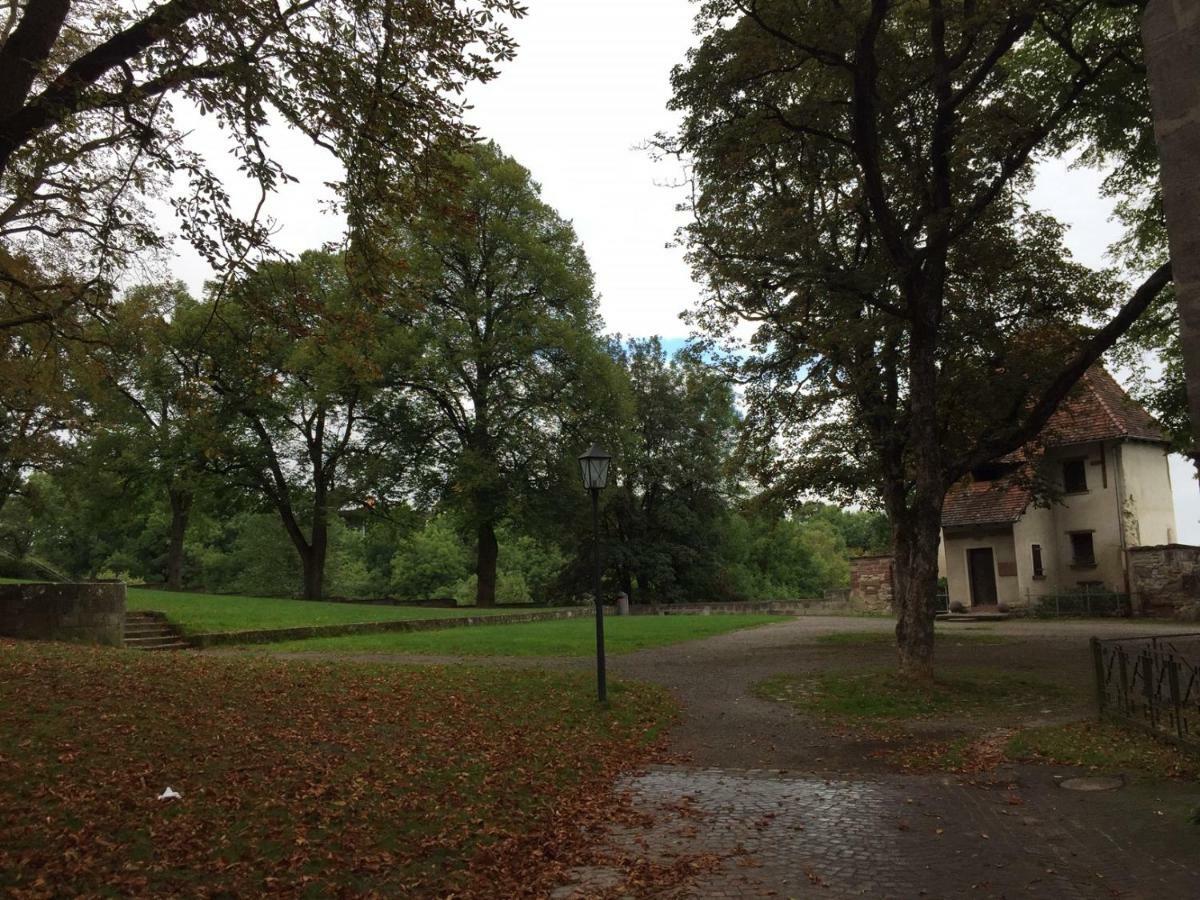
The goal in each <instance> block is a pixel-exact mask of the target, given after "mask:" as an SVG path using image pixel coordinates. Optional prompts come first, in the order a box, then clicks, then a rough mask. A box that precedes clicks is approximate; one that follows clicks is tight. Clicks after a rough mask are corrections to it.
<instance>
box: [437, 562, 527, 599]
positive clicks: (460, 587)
mask: <svg viewBox="0 0 1200 900" xmlns="http://www.w3.org/2000/svg"><path fill="white" fill-rule="evenodd" d="M478 593H479V579H478V576H476V575H471V576H468V577H467V578H464V579H463V580H462V581H460V582H459V583H458V584H456V585H455V586H454V592H453V596H454V599H455V600H457V601H458V605H459V606H474V605H475V598H476V596H477V595H478ZM495 602H496V603H500V604H521V603H532V602H533V598H532V597H531V596H530V594H529V585H528V584H526V583H525V576H523V575H522V574H521V573H520V572H509V571H508V570H507V569H497V570H496V601H495Z"/></svg>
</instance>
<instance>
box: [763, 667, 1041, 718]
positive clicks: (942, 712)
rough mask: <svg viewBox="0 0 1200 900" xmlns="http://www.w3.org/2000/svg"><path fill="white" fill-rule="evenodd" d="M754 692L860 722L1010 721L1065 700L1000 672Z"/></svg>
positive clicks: (863, 677) (849, 677) (827, 678)
mask: <svg viewBox="0 0 1200 900" xmlns="http://www.w3.org/2000/svg"><path fill="white" fill-rule="evenodd" d="M754 690H755V693H757V694H758V695H759V696H760V697H764V698H766V699H768V700H776V701H779V702H784V703H789V704H791V705H793V706H795V707H797V708H798V709H800V710H801V711H803V712H806V713H810V714H814V715H818V716H824V717H829V718H833V719H842V720H848V721H860V722H861V721H885V722H898V721H904V720H909V719H935V718H936V719H956V720H961V719H978V718H988V717H993V716H1006V717H1011V716H1013V715H1014V714H1019V713H1020V712H1021V711H1022V710H1023V709H1028V708H1033V707H1035V706H1040V705H1042V704H1046V703H1051V702H1053V701H1055V700H1057V699H1059V698H1060V697H1061V696H1062V694H1063V691H1062V689H1061V688H1060V687H1058V686H1057V685H1055V684H1051V683H1049V682H1045V681H1041V680H1039V679H1035V678H1029V677H1027V676H1024V675H1020V674H1016V673H1012V672H1007V671H1003V670H1000V669H986V670H985V669H979V670H961V671H955V672H954V674H953V675H952V676H949V677H943V678H939V679H938V680H937V681H935V682H934V683H933V684H932V685H921V684H917V683H914V682H911V681H908V680H905V679H902V678H899V677H898V676H897V675H896V673H895V671H886V670H881V671H868V672H826V673H820V674H814V675H812V676H808V677H803V678H801V677H796V676H791V675H784V676H777V677H775V678H769V679H767V680H765V681H762V682H759V683H758V684H757V685H755V687H754Z"/></svg>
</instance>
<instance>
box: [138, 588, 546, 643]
mask: <svg viewBox="0 0 1200 900" xmlns="http://www.w3.org/2000/svg"><path fill="white" fill-rule="evenodd" d="M126 607H127V608H128V609H130V610H156V611H158V612H161V613H165V614H166V616H167V618H168V619H170V620H171V621H172V622H174V623H175V624H176V625H178V626H179V627H180V628H181V629H182V630H183V631H184V633H186V634H203V633H206V632H213V631H250V630H254V629H270V628H294V627H298V626H302V625H351V624H358V623H360V622H394V621H397V620H400V619H445V618H452V617H457V616H478V615H503V614H505V613H513V612H522V611H523V610H521V609H475V608H474V607H459V608H449V609H442V608H434V607H419V606H375V605H372V604H369V603H323V602H309V601H304V600H286V599H281V598H278V597H240V596H227V595H218V594H187V593H181V592H175V591H153V590H145V589H143V588H130V589H129V596H128V600H127V601H126ZM534 609H544V607H530V611H532V610H534Z"/></svg>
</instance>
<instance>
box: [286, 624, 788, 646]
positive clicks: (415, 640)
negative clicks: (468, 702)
mask: <svg viewBox="0 0 1200 900" xmlns="http://www.w3.org/2000/svg"><path fill="white" fill-rule="evenodd" d="M787 618H788V617H786V616H764V615H752V614H733V615H719V616H692V615H674V616H621V617H608V618H606V619H605V620H604V642H605V647H606V650H607V652H609V653H613V654H616V653H630V652H632V651H634V650H644V649H647V648H650V647H661V646H664V645H667V644H677V643H680V642H682V641H691V640H698V639H700V638H706V637H713V636H714V635H718V634H725V633H726V632H730V631H736V630H739V629H742V628H750V627H753V626H757V625H766V624H770V623H772V622H782V621H787ZM595 629H596V625H595V621H594V620H593V619H591V618H586V617H585V618H578V619H562V620H558V621H552V622H529V623H526V624H521V625H488V626H486V627H480V628H450V629H446V630H443V631H418V632H408V633H398V632H391V633H383V634H356V635H347V636H344V637H330V638H310V639H308V640H302V641H287V642H284V643H278V644H268V645H263V649H269V650H272V651H278V650H284V651H308V650H312V651H322V652H332V653H421V654H432V655H439V656H589V655H591V654H593V653H595V652H596V630H595Z"/></svg>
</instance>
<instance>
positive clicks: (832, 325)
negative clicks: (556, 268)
mask: <svg viewBox="0 0 1200 900" xmlns="http://www.w3.org/2000/svg"><path fill="white" fill-rule="evenodd" d="M1137 24H1138V23H1137V10H1136V9H1135V8H1132V7H1128V6H1124V5H1107V4H1079V3H1074V2H1065V0H1029V2H1021V3H1015V4H1014V3H1010V2H1000V0H980V2H967V3H943V2H932V3H929V4H917V5H914V4H904V3H896V2H892V0H870V2H866V0H864V2H861V3H854V4H849V5H847V4H843V3H836V2H831V0H805V2H801V3H788V2H782V0H712V2H708V3H704V4H703V5H702V6H701V11H700V13H699V16H698V32H699V33H700V35H701V43H700V45H699V47H698V48H697V49H696V50H694V51H693V52H692V53H691V54H690V56H689V59H688V61H687V64H686V65H683V66H680V67H678V68H677V69H676V71H675V73H674V75H673V84H674V91H675V95H674V100H673V105H674V107H675V108H676V109H678V110H680V111H681V112H682V113H683V116H684V118H683V125H682V126H681V128H680V130H679V132H678V134H676V135H673V136H668V137H665V138H664V139H663V140H662V141H661V142H660V144H661V145H662V146H663V147H664V148H665V149H667V150H669V151H672V152H676V153H679V154H681V155H682V156H684V157H685V158H686V159H687V161H688V162H689V164H690V165H691V167H692V171H693V174H694V180H695V192H694V201H693V203H692V204H691V211H692V213H693V216H694V218H693V222H692V223H691V224H690V225H689V226H688V227H687V228H686V229H685V237H686V240H687V242H688V245H689V247H690V253H691V257H690V258H691V261H692V264H693V267H694V270H695V272H696V274H697V275H698V277H699V278H701V279H703V281H704V283H705V284H706V285H707V286H708V291H707V293H706V296H705V298H704V302H703V303H702V305H701V307H700V309H699V310H698V311H697V313H696V317H695V321H696V322H697V324H698V325H699V326H700V327H701V329H702V330H703V331H705V332H707V333H708V334H709V335H714V336H723V335H728V334H731V333H735V332H734V328H733V326H734V325H735V323H737V322H739V321H744V320H749V321H751V322H753V323H755V325H756V326H757V331H756V333H755V335H754V337H753V338H752V340H751V341H750V343H749V346H748V347H747V348H745V349H746V350H748V351H749V355H748V356H747V357H745V358H743V357H742V353H743V348H740V347H734V348H731V349H733V350H734V351H735V352H734V354H733V356H732V361H733V363H734V365H735V367H736V368H737V370H738V371H739V374H740V375H741V377H743V378H744V379H746V381H747V382H748V388H747V400H748V420H749V421H748V428H747V431H746V443H747V447H748V450H749V452H751V453H752V454H755V457H754V458H755V460H756V469H757V471H758V473H759V475H760V477H761V478H762V479H763V480H764V481H765V482H767V483H768V484H769V485H771V486H772V487H773V488H774V489H775V490H776V491H777V492H779V493H780V494H783V495H786V494H788V493H791V494H797V493H799V492H800V491H802V490H804V489H812V488H817V487H824V486H829V487H832V488H834V489H835V490H837V491H838V492H840V493H841V494H842V495H843V496H846V497H854V496H863V495H866V496H870V497H873V498H876V499H877V500H878V501H879V502H881V503H882V505H883V507H884V508H885V509H886V510H887V513H888V516H889V519H890V521H891V523H892V530H893V545H894V550H895V553H896V556H897V582H898V584H897V593H898V606H899V622H898V625H897V636H898V645H899V649H900V660H901V667H902V670H903V671H905V672H906V673H909V674H912V675H914V676H918V677H922V678H928V677H930V675H931V673H932V649H933V641H932V638H933V630H932V628H933V614H934V602H935V593H936V592H935V582H936V574H937V547H938V541H939V529H940V519H941V506H942V500H943V498H944V496H945V493H946V491H947V490H948V489H949V487H950V486H951V485H952V484H954V483H955V482H956V481H958V480H959V479H960V478H963V477H965V476H968V475H969V473H970V472H971V471H972V469H974V468H975V467H977V466H979V465H981V464H984V463H986V462H988V461H990V460H992V459H995V458H997V457H999V456H1002V455H1004V454H1006V453H1008V452H1011V451H1013V450H1016V449H1017V448H1019V447H1020V446H1022V445H1023V444H1025V443H1026V442H1027V441H1029V440H1031V439H1032V438H1034V437H1035V436H1036V435H1037V433H1038V432H1039V431H1040V429H1041V427H1042V425H1044V424H1045V422H1046V420H1047V419H1048V418H1049V416H1050V414H1051V413H1052V412H1053V411H1054V409H1055V408H1056V407H1057V405H1058V403H1059V402H1060V401H1061V400H1062V399H1063V398H1064V397H1065V396H1066V395H1067V393H1068V392H1069V391H1070V390H1071V388H1072V387H1073V385H1074V384H1075V382H1076V381H1077V380H1078V378H1079V377H1080V376H1081V375H1082V374H1083V373H1084V372H1085V371H1086V370H1087V368H1088V367H1089V366H1090V365H1092V364H1093V363H1094V362H1095V361H1096V360H1097V359H1098V358H1099V356H1100V355H1101V354H1102V353H1103V352H1104V351H1106V350H1107V349H1109V348H1110V347H1111V346H1112V345H1113V343H1114V342H1115V341H1116V339H1117V338H1118V337H1119V336H1120V335H1121V334H1122V333H1123V332H1124V331H1125V330H1126V329H1127V328H1128V327H1129V324H1130V323H1131V322H1132V321H1134V320H1135V319H1136V317H1137V316H1138V315H1139V314H1140V313H1141V312H1142V311H1144V310H1145V309H1146V307H1147V306H1148V305H1149V304H1150V303H1151V302H1152V301H1153V300H1154V298H1155V297H1156V296H1157V295H1158V294H1159V293H1160V292H1161V290H1162V289H1163V287H1164V286H1165V285H1166V284H1168V283H1169V281H1170V266H1169V263H1162V264H1160V265H1157V266H1156V267H1154V268H1153V270H1152V271H1150V272H1149V274H1148V275H1146V276H1145V280H1144V281H1143V282H1142V283H1141V285H1140V286H1139V287H1138V288H1137V289H1136V290H1135V291H1133V292H1132V295H1131V296H1128V297H1126V298H1122V297H1121V291H1120V287H1119V285H1118V283H1117V282H1116V280H1115V279H1114V278H1113V277H1112V274H1111V273H1108V272H1092V271H1089V270H1088V269H1086V268H1085V267H1083V266H1081V265H1079V264H1078V263H1075V262H1073V261H1072V260H1071V259H1070V254H1069V253H1068V252H1067V251H1066V248H1065V247H1064V245H1063V242H1062V234H1063V229H1062V226H1061V225H1059V223H1057V222H1055V221H1054V220H1052V219H1051V218H1049V217H1048V216H1046V215H1042V214H1039V213H1036V212H1034V211H1032V210H1030V209H1029V207H1028V205H1027V204H1026V202H1025V200H1024V197H1025V195H1026V193H1027V191H1028V189H1029V187H1030V185H1031V182H1032V174H1033V165H1034V163H1035V160H1036V158H1037V155H1038V154H1042V153H1053V152H1059V151H1061V150H1062V149H1063V148H1064V147H1066V146H1067V145H1068V144H1069V143H1070V138H1071V135H1072V134H1078V133H1080V132H1081V131H1083V130H1086V129H1087V128H1088V127H1090V126H1091V125H1093V124H1094V121H1095V116H1096V114H1097V113H1096V111H1097V109H1098V107H1099V106H1100V105H1101V104H1103V103H1104V102H1106V98H1108V97H1110V96H1112V95H1113V94H1115V93H1119V92H1120V91H1121V90H1122V88H1123V86H1126V85H1128V84H1130V83H1134V84H1137V83H1139V82H1141V81H1142V79H1143V78H1144V76H1143V75H1142V73H1141V71H1140V54H1141V49H1140V42H1139V34H1138V29H1137ZM1133 97H1134V99H1135V100H1136V99H1137V98H1138V97H1144V92H1142V93H1140V94H1139V93H1138V92H1136V91H1135V92H1134V94H1133ZM1122 300H1123V302H1120V301H1122ZM1117 307H1119V309H1118V310H1117V312H1116V313H1115V314H1112V315H1111V316H1110V315H1109V311H1110V310H1112V309H1114V308H1117Z"/></svg>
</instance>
